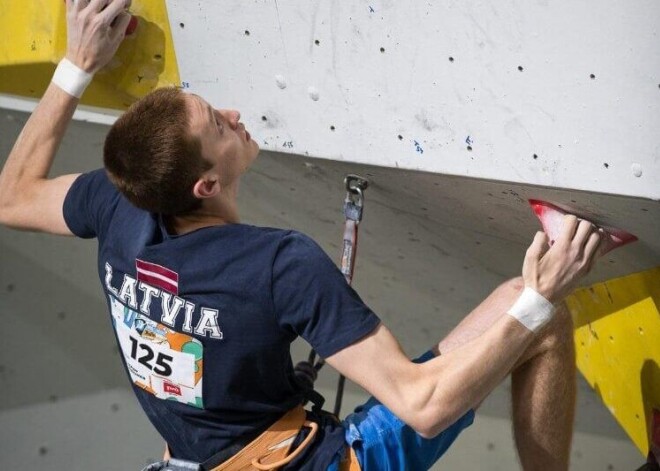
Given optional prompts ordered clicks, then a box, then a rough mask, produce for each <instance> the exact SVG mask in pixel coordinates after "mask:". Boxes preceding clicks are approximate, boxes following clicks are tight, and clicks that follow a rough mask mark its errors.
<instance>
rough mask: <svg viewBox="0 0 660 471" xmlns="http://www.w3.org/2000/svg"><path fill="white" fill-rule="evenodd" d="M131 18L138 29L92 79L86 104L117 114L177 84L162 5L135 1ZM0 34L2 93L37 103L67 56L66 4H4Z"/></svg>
mask: <svg viewBox="0 0 660 471" xmlns="http://www.w3.org/2000/svg"><path fill="white" fill-rule="evenodd" d="M131 13H132V14H133V15H134V16H136V17H137V19H138V25H137V29H136V30H135V32H134V34H132V35H130V36H127V37H126V39H125V40H124V42H123V43H122V45H121V47H120V48H119V51H118V52H117V54H116V56H115V57H114V58H113V60H112V61H111V63H110V64H108V66H107V67H105V68H104V69H103V70H101V71H99V72H98V73H97V74H96V77H95V78H94V81H93V82H92V84H91V85H90V87H89V88H88V89H87V91H86V92H85V94H84V95H83V97H82V102H83V103H84V104H87V105H93V106H98V107H102V108H114V109H120V110H121V109H125V108H127V107H128V106H129V105H130V104H131V103H133V102H134V101H136V100H137V99H139V98H141V97H143V96H144V95H146V94H147V93H149V92H150V91H151V90H153V89H154V88H157V87H160V86H166V85H177V86H178V85H179V84H180V78H179V69H178V66H177V61H176V54H175V51H174V43H173V41H172V32H171V30H170V23H169V19H168V17H167V6H166V4H165V0H148V1H147V0H145V1H139V0H134V1H133V5H132V6H131ZM0 34H1V35H2V36H3V40H2V41H0V93H8V94H12V95H20V96H24V97H31V98H39V97H41V96H42V95H43V93H44V91H45V90H46V87H47V86H48V83H49V82H50V79H51V77H52V74H53V71H54V70H55V66H56V64H57V63H58V62H59V61H60V59H61V58H62V57H64V55H65V54H66V7H65V4H64V2H63V1H62V0H30V1H28V2H26V1H24V0H2V1H1V2H0Z"/></svg>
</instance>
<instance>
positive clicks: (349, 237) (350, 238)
mask: <svg viewBox="0 0 660 471" xmlns="http://www.w3.org/2000/svg"><path fill="white" fill-rule="evenodd" d="M344 186H345V187H346V198H345V199H344V240H343V244H342V249H341V266H340V269H341V272H342V274H343V275H344V278H346V282H347V283H348V284H349V285H350V284H351V283H352V281H353V273H354V271H355V255H356V254H357V243H358V226H359V224H360V221H362V213H363V208H364V191H365V190H366V189H367V187H368V186H369V181H368V180H367V179H366V178H363V177H360V176H358V175H353V174H349V175H346V178H344ZM324 364H325V360H323V359H322V358H319V359H318V361H317V360H316V352H315V351H314V350H312V351H311V352H310V353H309V357H308V358H307V361H301V362H300V363H298V364H297V365H296V367H295V374H296V379H297V380H298V382H299V384H300V385H301V386H302V387H303V388H305V389H306V390H307V392H308V395H307V400H311V401H312V402H313V403H314V409H315V410H316V409H319V410H320V409H321V408H322V407H323V402H324V401H325V400H324V399H323V396H321V395H320V394H319V393H317V392H316V391H314V381H316V378H317V377H318V372H319V370H320V369H321V368H322V367H323V365H324ZM345 382H346V378H345V377H344V376H343V375H339V380H338V381H337V395H336V397H335V407H334V409H333V414H334V415H335V416H336V417H339V413H340V412H341V403H342V399H343V397H344V384H345ZM305 402H306V401H305Z"/></svg>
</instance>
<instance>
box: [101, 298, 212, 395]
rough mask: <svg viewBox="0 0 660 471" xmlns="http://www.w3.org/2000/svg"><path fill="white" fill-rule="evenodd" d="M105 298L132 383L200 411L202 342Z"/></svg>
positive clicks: (112, 299) (116, 301) (115, 300)
mask: <svg viewBox="0 0 660 471" xmlns="http://www.w3.org/2000/svg"><path fill="white" fill-rule="evenodd" d="M108 297H109V298H110V306H111V313H112V320H113V324H114V328H115V332H116V333H117V338H118V339H119V345H120V347H121V351H122V354H123V356H124V360H125V361H126V366H127V368H128V372H129V374H130V376H131V380H132V381H133V383H134V384H135V385H136V386H138V387H140V388H142V389H144V390H145V391H148V392H150V393H151V394H153V395H154V396H156V397H157V398H159V399H169V400H174V401H177V402H182V403H184V404H188V405H191V406H195V407H199V408H202V407H203V402H202V357H203V350H204V349H203V346H202V343H201V342H200V341H199V340H197V339H195V338H193V337H191V336H189V335H186V334H182V333H180V332H175V331H174V330H172V329H170V328H168V327H167V326H164V325H163V324H159V323H157V322H155V321H153V320H151V319H149V318H148V317H146V316H144V315H142V314H140V313H138V312H136V311H134V310H132V309H130V308H129V307H127V306H124V305H123V304H122V303H121V302H119V301H118V300H117V299H115V298H114V297H113V296H112V295H108Z"/></svg>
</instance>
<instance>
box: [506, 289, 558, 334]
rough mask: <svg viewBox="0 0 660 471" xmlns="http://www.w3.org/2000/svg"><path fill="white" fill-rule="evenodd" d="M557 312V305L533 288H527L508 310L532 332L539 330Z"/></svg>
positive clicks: (508, 312)
mask: <svg viewBox="0 0 660 471" xmlns="http://www.w3.org/2000/svg"><path fill="white" fill-rule="evenodd" d="M554 313H555V307H554V306H553V305H552V303H551V302H550V301H548V300H547V299H545V298H544V297H543V296H541V295H540V294H539V293H537V292H536V291H534V290H533V289H532V288H525V289H524V290H523V292H522V294H521V295H520V297H519V298H518V300H517V301H516V302H515V303H514V304H513V306H511V308H510V309H509V310H508V311H507V314H509V315H510V316H513V317H515V318H516V319H517V320H518V321H519V322H520V323H521V324H522V325H524V326H525V327H527V328H528V329H529V330H531V331H532V332H535V333H536V332H538V331H539V330H540V329H541V327H543V326H544V325H545V324H547V323H548V321H549V320H550V319H552V316H553V315H554Z"/></svg>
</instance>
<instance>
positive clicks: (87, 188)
mask: <svg viewBox="0 0 660 471" xmlns="http://www.w3.org/2000/svg"><path fill="white" fill-rule="evenodd" d="M118 201H119V192H118V191H117V189H116V188H115V186H114V185H113V184H112V182H110V180H109V179H108V176H107V174H106V173H105V170H104V169H99V170H94V171H92V172H89V173H83V174H82V175H80V176H79V177H78V178H76V180H75V181H74V182H73V185H71V188H69V191H68V193H67V194H66V197H65V198H64V204H63V207H62V212H63V214H64V221H65V222H66V224H67V226H68V227H69V229H70V230H71V232H73V234H74V235H76V236H78V237H81V238H83V239H91V238H92V237H98V236H99V235H101V234H102V233H103V231H104V230H105V229H106V228H107V227H108V225H109V222H110V218H111V217H112V213H113V211H114V208H115V206H116V205H117V202H118Z"/></svg>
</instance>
